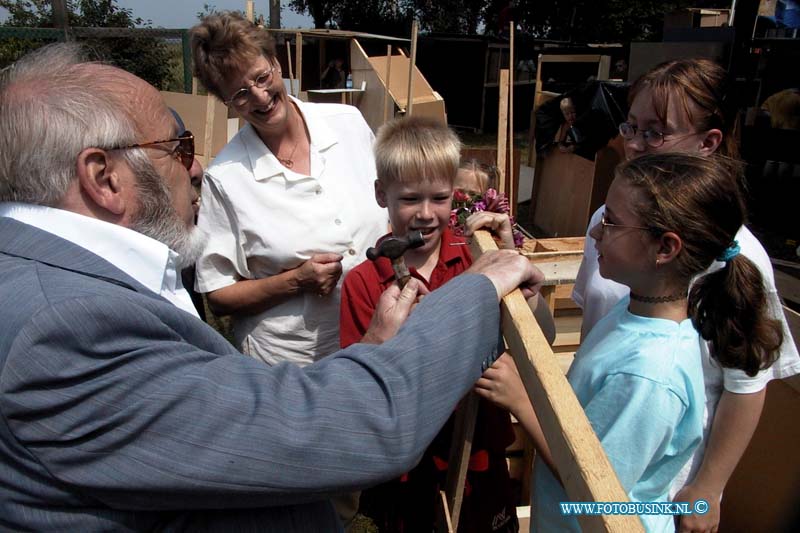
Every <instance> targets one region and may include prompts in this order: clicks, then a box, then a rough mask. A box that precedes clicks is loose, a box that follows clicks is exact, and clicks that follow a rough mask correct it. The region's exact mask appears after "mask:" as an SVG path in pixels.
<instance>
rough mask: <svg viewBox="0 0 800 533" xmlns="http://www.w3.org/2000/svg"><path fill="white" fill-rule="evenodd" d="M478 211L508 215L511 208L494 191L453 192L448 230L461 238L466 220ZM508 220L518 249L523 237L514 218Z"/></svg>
mask: <svg viewBox="0 0 800 533" xmlns="http://www.w3.org/2000/svg"><path fill="white" fill-rule="evenodd" d="M478 211H489V212H491V213H502V214H508V213H510V212H511V208H510V206H509V203H508V198H506V195H505V194H503V193H499V192H497V191H496V190H494V189H487V190H486V192H485V193H483V194H470V193H467V192H464V191H460V190H455V191H454V192H453V208H452V210H451V211H450V228H452V230H453V233H455V234H456V235H458V236H463V235H464V226H465V225H466V222H467V218H469V216H470V215H471V214H473V213H477V212H478ZM509 218H510V219H511V226H512V234H513V235H514V245H515V246H516V247H517V248H519V247H520V246H522V243H523V241H524V236H523V235H522V232H521V231H520V230H519V228H518V227H517V224H516V222H515V221H514V217H512V216H509Z"/></svg>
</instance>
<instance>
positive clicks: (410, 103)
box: [406, 19, 419, 117]
mask: <svg viewBox="0 0 800 533" xmlns="http://www.w3.org/2000/svg"><path fill="white" fill-rule="evenodd" d="M418 30H419V25H418V23H417V19H414V22H412V23H411V61H410V63H409V66H408V91H407V92H406V95H407V96H406V116H407V117H410V116H411V110H412V108H413V107H414V70H415V68H414V66H415V64H416V62H417V31H418Z"/></svg>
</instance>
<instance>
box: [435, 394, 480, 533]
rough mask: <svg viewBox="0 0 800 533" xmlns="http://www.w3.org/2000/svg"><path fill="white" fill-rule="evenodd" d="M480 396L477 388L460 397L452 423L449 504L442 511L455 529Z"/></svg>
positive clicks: (448, 479) (448, 484)
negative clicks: (462, 397)
mask: <svg viewBox="0 0 800 533" xmlns="http://www.w3.org/2000/svg"><path fill="white" fill-rule="evenodd" d="M479 401H480V397H479V396H478V395H477V394H475V393H474V392H469V393H467V395H466V396H465V397H464V399H463V400H461V405H460V406H459V407H458V409H457V410H456V415H455V416H456V418H455V421H454V424H453V438H452V441H451V442H452V444H451V445H450V458H449V460H448V466H447V479H446V480H445V494H446V495H447V507H446V508H445V509H443V511H445V512H443V513H442V514H443V515H444V516H448V515H449V517H450V524H451V527H452V530H453V531H458V522H459V515H460V514H461V504H462V502H463V500H464V484H465V483H466V481H467V470H468V469H469V457H470V455H471V453H472V437H473V435H474V434H475V422H476V420H477V418H478V403H479Z"/></svg>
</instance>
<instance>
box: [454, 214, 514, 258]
mask: <svg viewBox="0 0 800 533" xmlns="http://www.w3.org/2000/svg"><path fill="white" fill-rule="evenodd" d="M479 229H487V230H490V231H491V232H492V233H494V234H495V235H497V236H498V237H500V240H501V241H502V243H501V246H500V248H501V249H507V250H513V249H514V248H515V246H514V233H513V229H512V227H511V219H510V218H508V215H506V214H504V213H492V212H491V211H477V212H475V213H472V214H471V215H470V216H469V217H468V218H467V221H466V223H465V224H464V235H466V236H467V237H469V236H471V235H472V234H473V233H475V231H476V230H479Z"/></svg>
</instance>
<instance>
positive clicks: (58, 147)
mask: <svg viewBox="0 0 800 533" xmlns="http://www.w3.org/2000/svg"><path fill="white" fill-rule="evenodd" d="M90 64H91V63H88V62H87V61H86V59H85V57H84V54H83V51H82V49H81V48H80V47H79V46H77V45H74V44H52V45H48V46H45V47H43V48H40V49H39V50H37V51H35V52H33V53H31V54H28V55H27V56H25V57H23V58H21V59H20V60H19V61H17V62H16V63H14V64H13V65H11V66H10V67H8V68H6V69H4V70H3V71H2V72H0V201H14V202H24V203H30V204H40V205H47V206H57V205H59V203H60V202H61V201H62V199H63V197H64V195H65V194H66V192H67V189H68V188H69V186H70V184H71V183H72V181H73V180H74V179H75V177H76V159H77V156H78V154H79V153H80V152H81V151H82V150H84V149H86V148H89V147H98V148H112V147H115V146H122V145H127V144H132V143H134V142H135V139H136V127H135V124H134V122H133V120H132V119H131V117H130V116H129V114H128V112H127V110H126V109H125V108H124V106H123V105H120V101H119V99H117V98H116V97H115V96H114V93H113V92H112V87H111V86H110V84H109V83H108V79H102V78H104V77H102V76H97V75H96V74H97V72H96V71H93V70H92V69H88V68H86V66H87V65H90ZM109 68H110V67H109ZM125 157H126V158H129V157H131V155H130V154H125Z"/></svg>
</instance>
